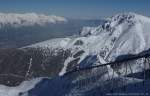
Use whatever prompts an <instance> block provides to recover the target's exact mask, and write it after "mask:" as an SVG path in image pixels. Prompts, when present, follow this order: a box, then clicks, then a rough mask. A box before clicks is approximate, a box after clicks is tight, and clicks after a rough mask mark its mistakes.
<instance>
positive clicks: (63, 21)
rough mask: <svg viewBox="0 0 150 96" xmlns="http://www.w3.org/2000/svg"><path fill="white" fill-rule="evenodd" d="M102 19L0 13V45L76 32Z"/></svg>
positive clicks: (12, 45)
mask: <svg viewBox="0 0 150 96" xmlns="http://www.w3.org/2000/svg"><path fill="white" fill-rule="evenodd" d="M103 22H104V20H73V19H67V18H64V17H60V16H54V15H50V16H48V15H44V14H36V13H25V14H17V13H0V34H1V35H0V47H1V48H18V47H22V46H25V45H30V44H33V43H37V42H41V41H44V40H48V39H51V38H56V37H66V36H71V35H75V34H78V33H79V32H80V31H81V29H82V27H83V26H97V25H99V24H101V23H103Z"/></svg>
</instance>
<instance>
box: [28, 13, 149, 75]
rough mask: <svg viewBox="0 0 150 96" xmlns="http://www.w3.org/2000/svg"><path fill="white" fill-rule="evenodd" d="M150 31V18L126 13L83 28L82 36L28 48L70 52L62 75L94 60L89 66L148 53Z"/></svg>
mask: <svg viewBox="0 0 150 96" xmlns="http://www.w3.org/2000/svg"><path fill="white" fill-rule="evenodd" d="M149 30H150V19H149V18H148V17H144V16H142V15H139V14H135V13H123V14H117V15H115V16H113V17H111V18H108V20H107V22H105V23H104V24H103V25H99V26H98V27H92V28H90V27H85V28H83V31H82V32H81V33H80V36H79V37H76V38H62V39H55V40H49V41H46V42H44V43H38V44H35V45H32V46H28V47H41V48H44V47H45V46H46V47H47V48H50V49H51V48H54V49H55V48H62V49H70V50H71V52H72V56H70V57H68V59H66V61H65V62H64V68H63V69H62V71H61V72H60V75H62V74H64V73H65V72H66V70H67V67H68V66H74V64H78V65H82V64H83V62H84V61H86V62H88V61H89V60H90V61H91V60H93V61H92V63H86V65H87V66H89V65H91V64H92V65H94V64H100V63H105V62H110V61H114V60H115V59H116V58H117V57H118V56H120V55H127V54H138V53H140V52H142V51H144V50H148V49H149V48H150V38H149V37H150V33H149ZM53 41H54V42H53ZM88 56H90V57H88ZM93 56H95V57H93ZM93 58H96V59H93ZM72 62H73V63H72ZM138 62H141V63H142V62H143V61H142V60H140V61H138ZM69 64H71V65H69ZM84 64H85V62H84ZM84 66H85V65H84Z"/></svg>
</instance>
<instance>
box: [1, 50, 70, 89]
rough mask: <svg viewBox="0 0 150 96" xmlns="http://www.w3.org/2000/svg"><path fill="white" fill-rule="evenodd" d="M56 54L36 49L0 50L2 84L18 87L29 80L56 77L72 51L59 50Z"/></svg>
mask: <svg viewBox="0 0 150 96" xmlns="http://www.w3.org/2000/svg"><path fill="white" fill-rule="evenodd" d="M56 50H57V49H56ZM54 52H55V51H51V50H49V51H48V52H47V53H44V50H41V49H35V48H28V49H0V84H4V85H7V86H17V85H19V84H20V83H21V82H22V81H24V80H27V79H32V78H35V77H52V76H56V75H57V74H58V73H59V72H60V70H61V68H62V67H63V63H64V61H65V59H66V58H67V57H68V56H69V54H70V51H69V50H61V49H59V50H58V51H57V52H58V53H57V54H55V55H54ZM47 54H48V55H47Z"/></svg>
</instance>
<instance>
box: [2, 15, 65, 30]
mask: <svg viewBox="0 0 150 96" xmlns="http://www.w3.org/2000/svg"><path fill="white" fill-rule="evenodd" d="M66 21H67V19H66V18H64V17H60V16H55V15H50V16H48V15H44V14H36V13H24V14H18V13H0V27H2V26H5V25H11V26H12V27H20V26H32V25H35V24H37V25H40V26H43V25H45V24H48V23H52V24H55V23H58V22H66Z"/></svg>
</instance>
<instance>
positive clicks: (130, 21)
mask: <svg viewBox="0 0 150 96" xmlns="http://www.w3.org/2000/svg"><path fill="white" fill-rule="evenodd" d="M146 22H150V19H149V18H148V17H145V16H142V15H139V14H136V13H133V12H128V13H120V14H117V15H115V16H112V17H109V18H106V22H105V23H104V24H102V25H99V26H98V27H95V28H94V27H83V29H82V31H81V33H80V35H81V36H89V35H98V34H99V33H100V32H113V31H114V30H115V29H116V27H118V26H120V25H124V24H126V25H128V26H132V25H134V24H136V23H146Z"/></svg>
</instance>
